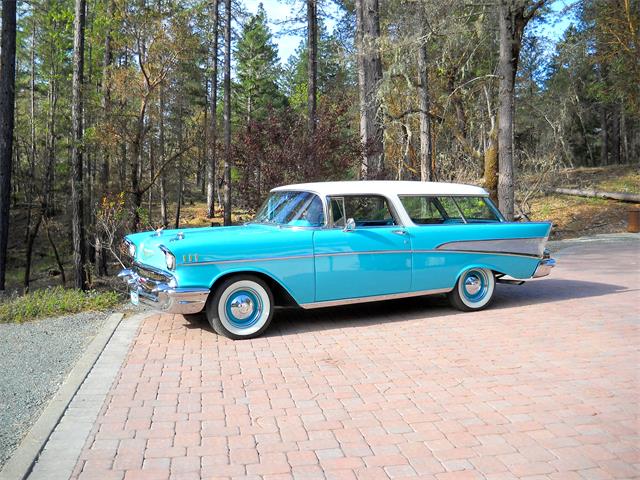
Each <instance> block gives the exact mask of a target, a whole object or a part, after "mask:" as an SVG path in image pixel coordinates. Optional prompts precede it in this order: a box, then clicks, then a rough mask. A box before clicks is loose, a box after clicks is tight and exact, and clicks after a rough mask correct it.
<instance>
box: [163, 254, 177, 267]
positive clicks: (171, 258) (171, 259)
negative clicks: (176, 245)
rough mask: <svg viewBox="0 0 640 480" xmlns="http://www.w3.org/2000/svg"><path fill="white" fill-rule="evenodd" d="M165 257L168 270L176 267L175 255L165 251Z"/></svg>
mask: <svg viewBox="0 0 640 480" xmlns="http://www.w3.org/2000/svg"><path fill="white" fill-rule="evenodd" d="M164 256H165V258H166V259H167V268H168V269H169V270H175V268H176V257H175V256H174V255H173V253H171V252H167V253H165V254H164Z"/></svg>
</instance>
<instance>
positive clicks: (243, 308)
mask: <svg viewBox="0 0 640 480" xmlns="http://www.w3.org/2000/svg"><path fill="white" fill-rule="evenodd" d="M206 310H207V320H209V323H210V324H211V327H212V328H213V329H214V330H215V331H216V333H218V334H219V335H223V336H225V337H227V338H231V339H233V340H240V339H244V338H254V337H257V336H259V335H261V334H262V333H263V332H264V331H265V330H266V329H267V328H268V327H269V323H271V317H272V316H273V295H272V293H271V290H270V289H269V286H268V285H267V284H266V283H265V282H264V281H263V280H262V279H260V278H258V277H256V276H254V275H236V276H233V277H231V278H229V279H227V280H225V281H224V282H222V284H221V285H220V286H219V287H218V288H217V289H216V291H215V293H214V294H213V295H212V296H211V297H210V298H209V301H208V302H207V309H206Z"/></svg>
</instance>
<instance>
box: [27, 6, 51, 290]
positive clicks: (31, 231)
mask: <svg viewBox="0 0 640 480" xmlns="http://www.w3.org/2000/svg"><path fill="white" fill-rule="evenodd" d="M32 15H33V14H32ZM35 39H36V24H35V15H34V16H32V32H31V78H30V90H31V91H30V100H31V102H30V103H31V105H30V106H31V122H30V123H31V125H30V127H31V145H30V148H29V156H30V159H29V179H30V181H29V195H28V201H27V203H28V206H27V227H26V232H27V235H26V242H25V243H26V252H25V267H24V282H23V285H24V291H25V293H26V292H28V291H29V282H30V279H31V259H32V256H33V244H34V242H35V239H36V237H37V236H38V231H39V230H40V223H41V222H42V215H43V213H44V212H43V210H42V207H43V205H41V208H40V210H39V212H38V214H37V217H36V220H35V223H34V224H33V225H32V222H31V220H32V212H33V203H34V202H35V184H36V181H35V167H36V122H35V116H36V98H35V86H36V65H35V64H36V62H35ZM45 188H46V187H45Z"/></svg>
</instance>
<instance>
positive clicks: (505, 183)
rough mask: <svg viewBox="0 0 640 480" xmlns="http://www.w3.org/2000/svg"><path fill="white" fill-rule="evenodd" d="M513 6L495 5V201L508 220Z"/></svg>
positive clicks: (514, 65)
mask: <svg viewBox="0 0 640 480" xmlns="http://www.w3.org/2000/svg"><path fill="white" fill-rule="evenodd" d="M514 9H515V7H514V6H513V5H512V4H511V3H507V2H506V1H505V0H501V2H500V5H499V7H498V15H499V17H500V60H499V67H498V69H499V73H500V87H499V93H498V98H499V104H500V105H499V111H498V118H499V127H498V150H499V158H498V165H499V175H498V204H499V207H500V210H501V211H502V214H503V215H504V216H505V218H506V219H507V220H509V221H511V220H513V216H514V213H513V212H514V178H513V177H514V173H513V114H514V83H515V75H516V69H517V63H516V62H517V59H516V58H514V50H515V49H516V45H515V42H516V41H517V32H516V27H515V25H514V23H515V12H514Z"/></svg>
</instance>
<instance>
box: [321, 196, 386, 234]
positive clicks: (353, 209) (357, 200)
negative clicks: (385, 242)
mask: <svg viewBox="0 0 640 480" xmlns="http://www.w3.org/2000/svg"><path fill="white" fill-rule="evenodd" d="M329 210H330V212H331V217H332V225H333V226H334V227H343V226H344V225H345V222H346V220H347V219H349V218H353V220H354V221H355V222H356V226H358V227H383V226H386V225H395V224H396V221H395V219H394V217H393V215H392V213H391V209H390V208H389V205H388V203H387V200H386V199H385V198H384V197H381V196H378V195H349V196H344V197H330V199H329Z"/></svg>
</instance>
